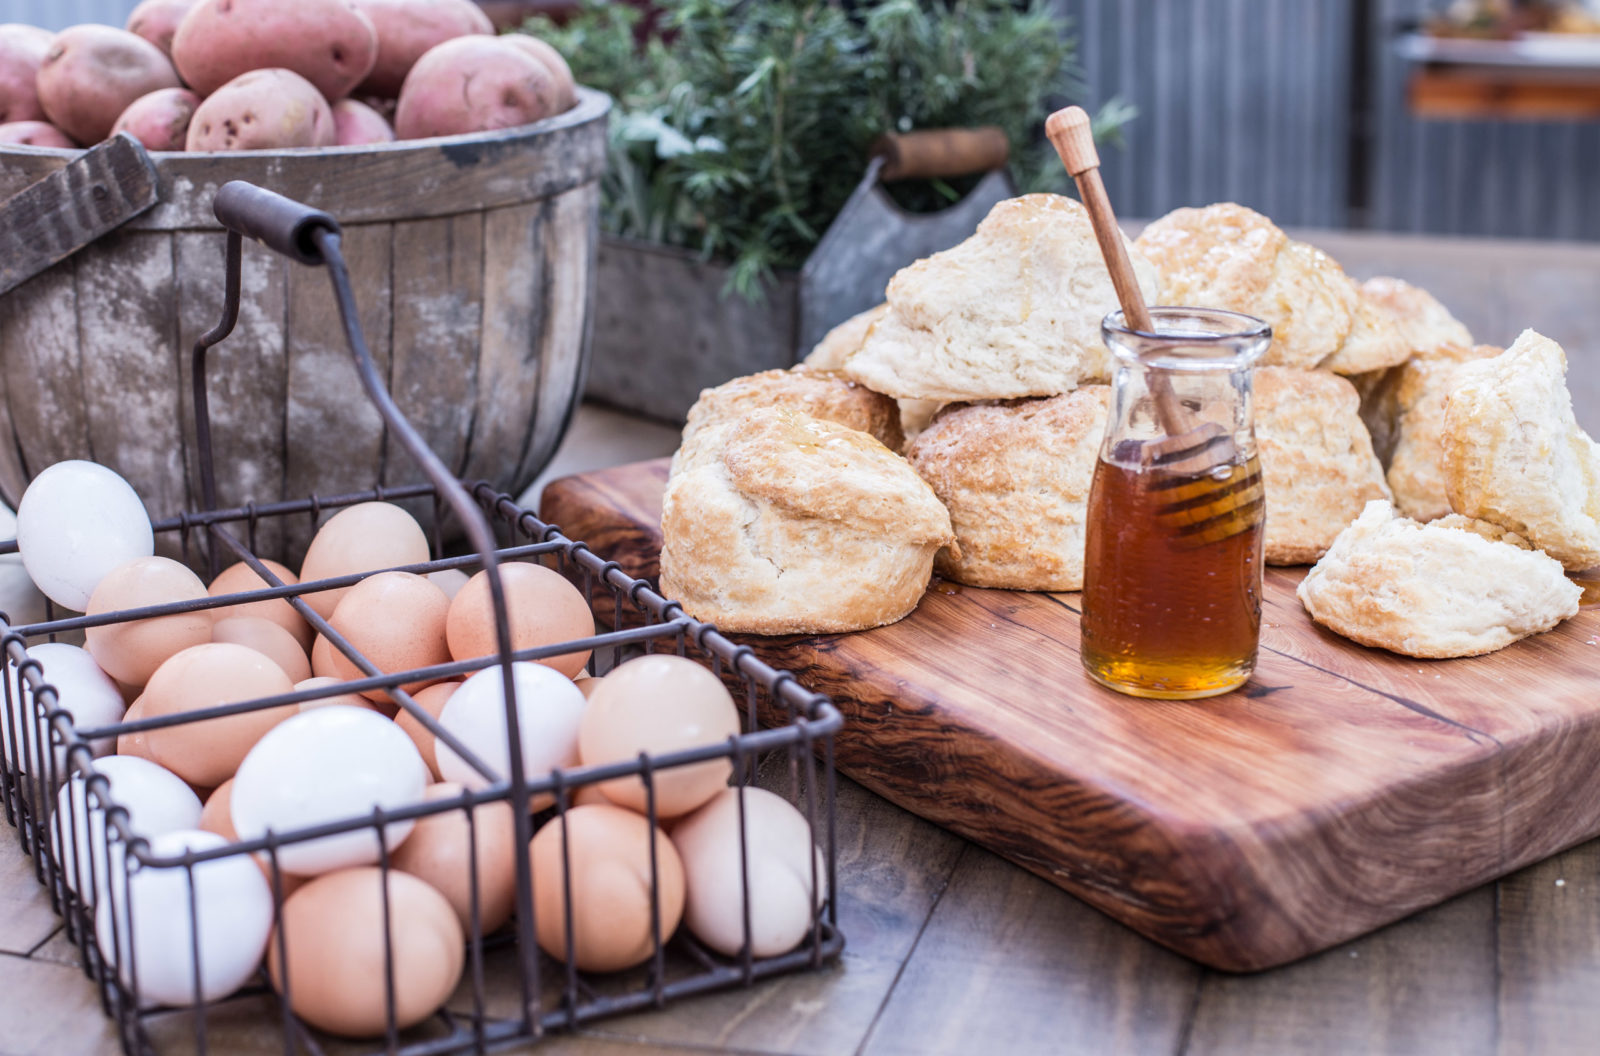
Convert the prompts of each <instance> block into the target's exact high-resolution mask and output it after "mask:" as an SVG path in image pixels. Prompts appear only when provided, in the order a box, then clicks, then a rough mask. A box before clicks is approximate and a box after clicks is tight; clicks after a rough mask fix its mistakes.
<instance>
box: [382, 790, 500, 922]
mask: <svg viewBox="0 0 1600 1056" xmlns="http://www.w3.org/2000/svg"><path fill="white" fill-rule="evenodd" d="M461 792H462V788H461V786H460V785H457V784H453V783H450V782H445V783H442V784H436V785H429V786H428V788H427V791H426V792H424V793H423V799H425V800H427V801H429V802H434V801H437V800H441V799H450V798H452V797H454V796H459V795H461ZM474 843H475V844H476V846H477V852H476V854H474V853H473V852H472V850H471V847H472V845H473V844H474ZM474 858H476V860H477V864H478V874H477V875H478V882H477V888H478V924H479V928H480V931H479V934H481V935H488V934H490V933H491V932H493V931H495V930H496V929H498V928H499V927H500V925H502V924H504V923H505V922H506V921H508V920H510V919H511V912H512V910H513V909H515V908H516V899H517V839H516V828H515V822H514V820H513V818H512V815H511V804H509V803H506V802H504V801H500V802H495V803H483V804H480V805H479V806H478V807H476V808H475V809H474V810H473V811H472V824H471V825H470V826H469V825H468V824H467V814H466V811H465V810H450V811H445V812H444V813H442V814H430V815H428V816H427V817H424V818H418V819H417V827H416V828H415V829H413V830H412V831H411V835H410V836H409V837H407V838H406V842H405V843H403V844H401V845H400V847H399V849H398V850H396V851H395V852H394V855H393V857H391V858H390V864H392V865H393V866H394V867H395V868H396V869H399V870H401V871H402V872H407V873H410V874H411V875H412V876H414V877H416V878H417V879H419V880H426V881H427V882H428V884H429V885H430V886H432V887H433V889H434V890H435V891H438V892H439V893H440V894H442V895H443V896H444V897H445V898H446V899H448V900H449V902H450V908H452V909H454V910H455V913H456V918H457V919H458V920H460V921H461V928H462V930H463V931H465V932H466V933H467V934H468V935H471V934H472V888H473V883H472V861H473V859H474Z"/></svg>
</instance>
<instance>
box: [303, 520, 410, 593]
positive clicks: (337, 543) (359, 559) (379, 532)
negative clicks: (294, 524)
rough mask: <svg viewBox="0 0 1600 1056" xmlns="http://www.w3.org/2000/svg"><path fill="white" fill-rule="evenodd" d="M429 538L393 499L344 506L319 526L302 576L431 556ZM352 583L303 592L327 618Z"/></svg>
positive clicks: (346, 572)
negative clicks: (315, 591) (344, 507)
mask: <svg viewBox="0 0 1600 1056" xmlns="http://www.w3.org/2000/svg"><path fill="white" fill-rule="evenodd" d="M428 557H429V554H428V537H427V535H425V534H424V533H423V531H422V526H421V525H420V524H418V523H417V521H416V518H414V517H412V516H411V515H410V514H409V513H407V512H406V511H405V510H403V509H401V508H400V507H398V506H396V505H394V504H393V503H390V502H363V503H361V504H359V505H356V506H351V507H349V508H348V509H344V510H340V511H339V512H338V513H336V514H334V515H333V516H332V517H331V518H329V519H328V522H327V523H326V524H324V525H323V526H322V527H321V528H319V529H317V534H316V536H315V537H313V538H312V540H311V546H310V548H309V549H307V550H306V559H305V560H304V561H303V562H301V564H300V579H301V580H302V581H307V580H313V579H331V578H333V577H334V576H348V575H353V574H355V573H357V572H372V571H375V570H377V569H380V568H394V567H396V566H399V565H419V564H422V563H423V562H424V561H427V560H428ZM349 589H350V588H349V587H341V588H338V589H335V590H324V591H318V592H317V593H315V594H307V595H305V599H306V603H307V604H308V605H310V606H311V607H312V609H314V610H316V613H317V615H319V616H321V617H322V618H323V619H329V618H331V617H332V616H333V610H334V609H336V608H337V607H338V605H339V602H340V601H341V600H343V598H344V595H345V592H346V591H347V590H349Z"/></svg>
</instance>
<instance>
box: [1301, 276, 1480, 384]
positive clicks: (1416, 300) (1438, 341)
mask: <svg viewBox="0 0 1600 1056" xmlns="http://www.w3.org/2000/svg"><path fill="white" fill-rule="evenodd" d="M1471 347H1472V335H1471V334H1470V333H1468V332H1467V328H1466V327H1464V326H1462V325H1461V323H1460V322H1459V321H1457V319H1456V317H1455V316H1453V315H1451V314H1450V312H1449V310H1448V309H1447V308H1445V306H1444V305H1442V304H1440V303H1439V302H1438V300H1436V299H1435V298H1434V296H1433V294H1431V293H1429V292H1428V291H1427V290H1424V289H1423V288H1422V287H1420V286H1413V285H1411V284H1410V283H1409V282H1405V281H1404V280H1402V279H1392V278H1389V277H1387V276H1380V277H1378V278H1375V279H1368V280H1367V281H1366V282H1363V283H1362V284H1361V285H1360V286H1359V287H1358V288H1357V299H1356V309H1355V316H1354V325H1352V327H1351V329H1350V336H1349V337H1347V338H1345V342H1344V344H1343V345H1341V346H1340V347H1339V350H1338V351H1337V352H1335V353H1334V354H1333V355H1331V356H1329V357H1328V358H1327V359H1325V360H1323V361H1322V362H1321V363H1320V364H1318V369H1320V370H1331V371H1333V372H1334V373H1335V374H1362V373H1365V372H1368V371H1375V370H1384V369H1387V368H1389V367H1394V366H1399V365H1400V364H1402V363H1404V362H1405V361H1406V360H1408V359H1410V358H1411V357H1413V356H1432V355H1434V354H1435V353H1436V351H1439V350H1444V349H1451V348H1455V349H1461V348H1471Z"/></svg>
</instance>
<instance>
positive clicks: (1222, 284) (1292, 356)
mask: <svg viewBox="0 0 1600 1056" xmlns="http://www.w3.org/2000/svg"><path fill="white" fill-rule="evenodd" d="M1134 245H1135V246H1137V247H1138V248H1139V249H1140V250H1141V251H1142V252H1143V253H1144V255H1145V256H1146V257H1147V258H1148V259H1149V261H1150V263H1151V264H1153V265H1155V269H1156V274H1157V275H1158V277H1159V280H1160V284H1161V302H1160V303H1162V304H1185V305H1192V306H1194V307H1196V308H1226V309H1228V310H1230V311H1235V312H1243V313H1245V314H1246V315H1253V316H1255V317H1257V318H1259V319H1264V320H1265V321H1266V322H1268V323H1270V324H1271V325H1272V347H1271V348H1269V349H1267V352H1266V355H1265V356H1263V357H1262V359H1261V362H1262V364H1264V365H1268V366H1288V367H1306V368H1310V367H1315V366H1316V365H1317V364H1319V363H1321V362H1322V361H1323V360H1324V359H1326V358H1328V357H1329V356H1331V355H1333V354H1334V353H1335V352H1337V351H1338V350H1339V349H1340V347H1341V346H1343V345H1344V343H1345V339H1346V338H1348V337H1349V336H1350V332H1351V330H1352V328H1353V327H1354V325H1355V313H1356V309H1357V306H1358V303H1359V299H1360V298H1359V294H1358V293H1357V290H1356V286H1355V283H1353V282H1351V281H1350V279H1349V277H1348V276H1346V275H1345V273H1344V269H1342V268H1340V267H1339V265H1338V264H1336V263H1334V261H1333V260H1332V258H1330V257H1328V256H1327V255H1326V254H1325V253H1323V252H1321V251H1320V250H1318V249H1316V248H1314V247H1312V246H1309V245H1306V244H1305V243H1304V242H1295V241H1293V240H1292V239H1290V238H1289V236H1288V235H1286V234H1284V233H1283V232H1282V231H1281V230H1279V229H1278V227H1277V225H1276V224H1274V223H1273V222H1272V221H1271V220H1268V219H1267V218H1266V217H1264V216H1262V215H1261V214H1260V213H1258V212H1256V211H1255V210H1253V209H1246V208H1245V207H1244V206H1242V205H1234V204H1233V203H1231V202H1221V203H1218V204H1216V205H1208V206H1206V207H1204V208H1202V209H1175V210H1173V211H1172V212H1170V213H1168V214H1167V215H1166V216H1163V217H1162V218H1161V219H1159V220H1156V221H1153V222H1152V223H1150V224H1149V225H1148V226H1146V227H1145V229H1144V231H1142V232H1141V233H1140V235H1139V238H1138V241H1136V242H1135V243H1134ZM1400 358H1401V359H1404V358H1405V357H1404V356H1401V357H1400Z"/></svg>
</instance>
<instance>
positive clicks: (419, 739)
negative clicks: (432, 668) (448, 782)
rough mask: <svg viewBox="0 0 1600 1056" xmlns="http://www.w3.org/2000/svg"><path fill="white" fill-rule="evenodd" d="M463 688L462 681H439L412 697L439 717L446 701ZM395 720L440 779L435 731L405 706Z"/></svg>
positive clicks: (397, 713) (429, 712)
mask: <svg viewBox="0 0 1600 1056" xmlns="http://www.w3.org/2000/svg"><path fill="white" fill-rule="evenodd" d="M459 688H461V683H460V682H439V683H436V684H434V685H431V686H427V687H425V688H423V689H419V690H417V692H415V693H413V694H411V699H412V700H414V701H416V702H417V704H418V705H420V706H421V707H422V708H423V709H424V710H425V711H427V713H428V714H429V715H432V716H433V717H434V718H436V719H437V718H438V717H439V713H440V712H441V711H443V710H444V704H445V701H447V700H449V699H450V695H451V694H452V693H454V692H455V691H456V690H457V689H459ZM394 721H395V722H396V724H398V725H399V727H400V728H401V729H402V730H405V731H406V735H407V736H409V737H410V738H411V741H412V743H413V744H415V745H416V746H417V753H418V754H419V755H421V756H422V761H423V762H424V763H427V764H428V772H429V773H430V774H432V775H433V779H434V780H435V781H437V780H439V776H440V775H439V758H438V755H437V754H436V753H435V751H434V746H435V741H434V736H433V731H432V730H430V729H428V728H427V727H426V726H424V725H423V724H422V723H421V722H419V721H418V720H417V719H415V718H413V717H412V715H411V713H410V712H409V711H406V710H404V709H403V708H402V709H401V710H399V711H397V712H396V713H395V716H394Z"/></svg>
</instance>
